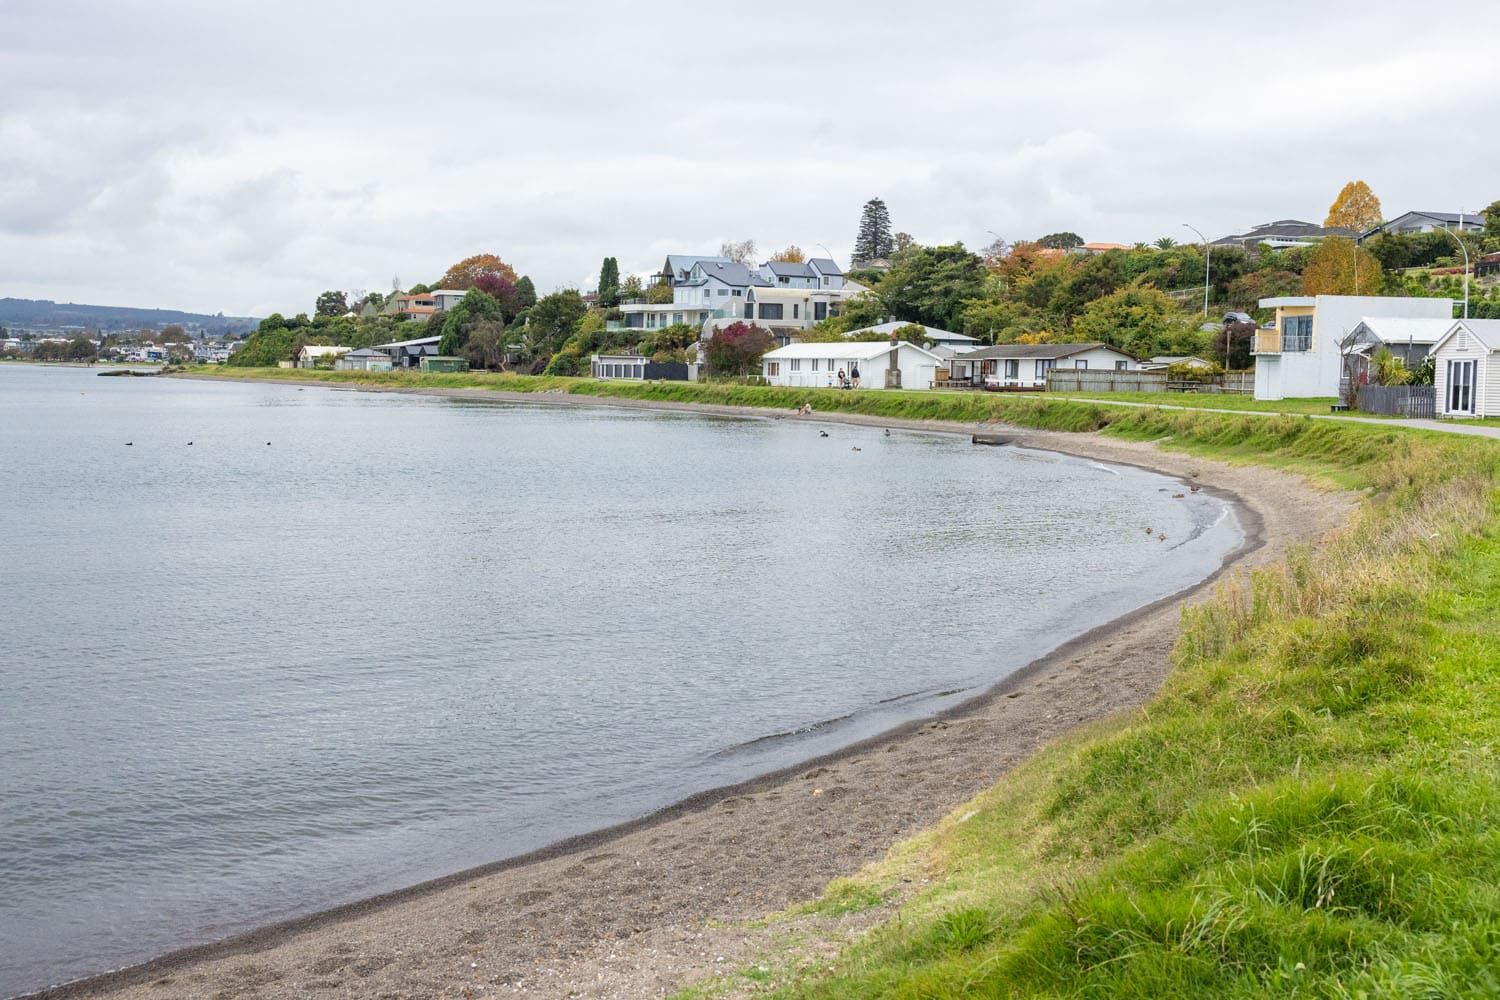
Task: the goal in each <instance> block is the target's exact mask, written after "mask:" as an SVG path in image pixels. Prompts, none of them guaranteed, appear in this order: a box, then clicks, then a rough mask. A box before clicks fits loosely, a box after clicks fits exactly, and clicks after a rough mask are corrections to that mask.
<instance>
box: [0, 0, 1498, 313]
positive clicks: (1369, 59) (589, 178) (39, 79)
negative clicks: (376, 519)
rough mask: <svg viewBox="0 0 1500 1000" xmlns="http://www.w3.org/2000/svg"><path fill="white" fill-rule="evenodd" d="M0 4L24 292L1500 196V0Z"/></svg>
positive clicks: (1239, 222) (237, 300)
mask: <svg viewBox="0 0 1500 1000" xmlns="http://www.w3.org/2000/svg"><path fill="white" fill-rule="evenodd" d="M1437 11H1438V8H1426V7H1422V6H1421V5H1417V4H1411V3H1400V4H1397V3H1382V2H1378V0H1364V2H1361V3H1346V2H1342V0H1318V2H1308V0H1297V2H1292V3H1284V2H1280V0H1270V2H1258V0H1244V2H1241V3H1238V4H1225V5H1219V4H1213V3H1208V2H1204V0H1195V2H1191V3H1188V2H1151V0H1142V2H1139V3H1133V4H1124V3H1119V2H1118V0H1108V2H1105V0H1051V2H1030V0H1025V2H1017V0H1010V2H989V3H947V2H943V0H930V2H928V3H925V4H912V3H892V2H887V0H861V2H859V3H845V2H842V0H824V2H820V3H817V4H786V5H766V4H730V5H725V4H691V3H688V4H671V5H648V4H625V3H607V2H593V0H578V2H574V0H551V2H548V3H526V4H521V3H516V2H514V0H512V2H500V3H495V2H488V3H477V2H475V3H469V2H446V3H444V2H438V3H428V4H420V5H419V4H409V5H408V4H398V3H388V2H384V0H370V2H361V3H355V2H320V0H299V2H284V0H255V2H253V3H246V2H240V0H219V2H216V3H213V4H203V3H201V2H197V0H195V2H191V3H188V2H180V0H94V2H88V3H80V2H74V0H0V26H3V29H0V297H3V296H16V297H21V298H48V299H54V300H57V301H60V302H61V301H71V302H88V303H96V304H106V305H127V306H138V307H158V308H176V309H187V310H192V311H199V312H211V313H212V312H224V313H226V314H230V315H252V316H263V315H267V314H269V313H271V312H282V313H285V314H293V313H297V312H304V311H305V312H311V311H312V308H313V302H314V300H315V299H316V297H317V295H318V293H319V292H321V291H323V290H324V289H340V290H346V291H351V290H380V291H387V290H389V289H390V288H391V287H392V282H393V280H397V279H398V280H399V282H400V283H401V285H402V286H403V287H406V286H410V285H412V284H415V283H417V282H432V281H434V280H436V279H437V278H438V277H439V276H440V275H441V274H442V273H443V272H444V271H445V270H446V269H447V267H448V265H450V264H452V263H453V262H455V261H457V260H459V259H461V258H463V257H465V256H468V255H469V254H472V253H481V252H489V253H496V254H499V255H500V256H501V257H502V258H503V259H505V260H506V261H508V262H510V263H511V264H512V265H513V266H514V267H515V268H516V270H517V271H518V272H519V273H522V274H528V275H530V276H531V277H532V280H533V282H534V283H535V284H536V286H537V289H538V290H539V291H540V292H541V293H543V294H545V293H546V292H549V291H553V290H556V289H559V288H564V287H578V288H581V289H585V290H587V289H588V288H590V287H592V285H593V284H594V283H595V282H596V280H597V276H598V272H599V264H600V261H601V259H602V258H603V257H605V256H607V255H608V256H614V257H617V258H618V260H619V263H620V267H621V270H622V271H623V272H626V273H630V272H636V273H647V272H650V271H652V270H655V269H656V268H658V267H659V266H660V264H661V262H662V259H663V258H664V257H665V255H666V254H667V253H668V252H679V253H714V252H717V250H718V248H719V246H720V244H721V243H723V242H724V241H726V240H742V239H747V238H748V239H753V240H755V241H756V243H757V245H758V247H759V248H760V252H761V255H762V256H765V255H768V254H769V253H770V252H772V251H774V250H776V249H779V248H781V247H784V246H786V245H788V244H796V245H797V246H800V247H801V248H802V249H803V250H804V251H807V252H809V254H811V255H816V256H822V255H823V254H824V251H825V250H826V251H827V252H828V253H831V254H832V255H833V256H834V257H835V258H836V259H838V260H839V262H840V263H846V262H847V259H848V255H849V251H850V249H851V247H852V246H853V243H854V236H855V232H856V229H857V227H858V223H859V215H860V209H861V206H862V205H863V204H864V203H865V202H866V201H867V200H868V199H869V198H872V197H880V198H883V199H884V200H885V202H886V204H887V206H888V207H889V210H890V215H891V220H892V224H893V228H894V229H895V230H897V231H904V232H907V233H910V234H911V235H912V236H914V237H915V238H916V239H917V240H918V241H919V242H922V243H929V244H936V243H948V242H953V241H963V242H964V244H965V245H967V246H969V247H973V248H979V247H983V246H984V245H985V244H987V243H989V242H990V240H991V239H993V236H992V235H991V234H992V233H998V234H1000V235H1001V236H1003V237H1004V238H1006V239H1007V240H1010V241H1012V242H1014V241H1016V240H1020V239H1026V238H1035V237H1037V236H1040V235H1042V234H1045V233H1049V232H1055V231H1060V230H1071V231H1073V232H1076V233H1078V234H1080V235H1081V236H1083V237H1084V238H1085V239H1087V240H1102V241H1110V242H1124V243H1129V242H1135V241H1137V240H1154V239H1156V238H1157V237H1159V236H1163V235H1166V236H1171V237H1173V238H1174V239H1177V240H1179V241H1181V242H1189V241H1195V240H1196V239H1197V237H1196V236H1194V235H1193V234H1192V232H1191V231H1189V230H1188V229H1186V228H1184V226H1183V223H1191V224H1192V225H1194V226H1196V227H1197V228H1198V229H1200V230H1202V231H1203V232H1204V233H1206V234H1207V236H1208V238H1209V239H1214V238H1217V237H1219V236H1222V235H1225V234H1228V233H1232V232H1242V231H1244V230H1246V229H1248V228H1250V227H1251V226H1253V225H1255V224H1257V223H1261V222H1268V221H1271V220H1273V219H1283V218H1300V219H1306V220H1310V221H1314V222H1321V221H1322V219H1323V216H1324V215H1325V214H1326V213H1327V210H1328V206H1329V204H1330V203H1331V202H1332V201H1333V199H1334V197H1335V196H1336V195H1337V193H1338V190H1339V188H1340V187H1342V186H1343V184H1344V183H1345V182H1346V181H1348V180H1351V179H1355V178H1359V179H1363V180H1365V181H1367V182H1368V183H1369V184H1370V186H1371V187H1372V188H1373V189H1374V191H1375V193H1376V195H1377V196H1379V197H1380V199H1381V202H1382V205H1383V207H1384V209H1385V214H1386V216H1387V217H1388V218H1389V217H1393V216H1395V215H1398V214H1400V213H1402V212H1405V211H1408V210H1442V211H1458V210H1460V209H1464V210H1475V209H1479V208H1483V207H1484V206H1485V205H1487V204H1489V203H1490V202H1492V201H1494V200H1495V199H1497V198H1500V169H1497V164H1500V128H1496V127H1494V126H1495V124H1496V123H1497V122H1500V90H1497V89H1496V88H1495V87H1494V86H1493V85H1492V81H1491V80H1490V74H1489V57H1488V53H1490V52H1492V51H1494V50H1495V48H1496V43H1497V42H1500V3H1495V2H1494V0H1450V2H1447V3H1444V4H1443V5H1442V6H1441V13H1440V15H1439V13H1437Z"/></svg>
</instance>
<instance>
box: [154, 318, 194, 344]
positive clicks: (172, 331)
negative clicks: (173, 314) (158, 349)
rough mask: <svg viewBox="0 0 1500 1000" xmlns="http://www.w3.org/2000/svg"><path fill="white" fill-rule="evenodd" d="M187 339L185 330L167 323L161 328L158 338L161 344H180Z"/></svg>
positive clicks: (177, 325)
mask: <svg viewBox="0 0 1500 1000" xmlns="http://www.w3.org/2000/svg"><path fill="white" fill-rule="evenodd" d="M187 339H188V335H187V330H185V329H183V328H182V326H181V325H179V324H177V323H168V324H167V325H166V326H164V327H162V328H161V336H160V337H159V338H158V340H159V342H160V343H163V344H180V343H182V342H183V341H184V340H187Z"/></svg>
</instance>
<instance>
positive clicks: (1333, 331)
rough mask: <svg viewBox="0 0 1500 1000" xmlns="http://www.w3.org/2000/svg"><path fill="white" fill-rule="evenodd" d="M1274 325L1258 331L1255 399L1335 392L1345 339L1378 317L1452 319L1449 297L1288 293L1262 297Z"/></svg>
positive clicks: (1255, 351)
mask: <svg viewBox="0 0 1500 1000" xmlns="http://www.w3.org/2000/svg"><path fill="white" fill-rule="evenodd" d="M1260 307H1261V308H1262V309H1274V310H1275V311H1276V313H1275V319H1274V321H1273V324H1272V326H1270V327H1268V328H1264V329H1261V330H1259V331H1257V332H1256V335H1255V345H1254V351H1253V353H1254V355H1255V398H1256V399H1289V398H1299V397H1309V396H1337V395H1338V394H1339V385H1340V380H1341V379H1342V378H1343V377H1344V357H1343V351H1344V346H1345V341H1346V340H1347V339H1348V338H1349V336H1350V334H1352V333H1354V331H1355V329H1356V328H1357V327H1358V326H1359V325H1360V324H1361V323H1365V324H1366V325H1369V324H1371V323H1372V322H1378V320H1379V318H1381V317H1392V318H1406V319H1447V320H1450V321H1451V320H1452V319H1453V300H1452V299H1427V298H1397V297H1389V298H1388V297H1385V296H1377V295H1291V296H1284V297H1281V298H1274V299H1261V300H1260Z"/></svg>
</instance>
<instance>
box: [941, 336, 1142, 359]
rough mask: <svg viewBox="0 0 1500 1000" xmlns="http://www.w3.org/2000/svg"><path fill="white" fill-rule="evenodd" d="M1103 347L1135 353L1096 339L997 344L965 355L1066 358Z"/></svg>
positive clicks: (1120, 353)
mask: <svg viewBox="0 0 1500 1000" xmlns="http://www.w3.org/2000/svg"><path fill="white" fill-rule="evenodd" d="M1099 348H1102V349H1104V350H1106V351H1114V352H1115V353H1116V354H1118V355H1120V356H1122V357H1126V358H1129V357H1132V356H1133V355H1131V354H1128V353H1126V352H1125V351H1122V350H1120V349H1119V348H1118V347H1110V346H1109V345H1108V344H1106V343H1103V342H1102V341H1094V342H1093V343H1091V344H997V345H996V346H994V347H981V348H980V349H979V350H977V351H970V352H969V353H968V354H965V355H963V357H962V360H964V361H990V360H993V359H996V358H1042V359H1046V358H1053V359H1056V358H1066V357H1069V356H1071V355H1074V354H1082V353H1083V352H1084V351H1092V350H1096V349H1099Z"/></svg>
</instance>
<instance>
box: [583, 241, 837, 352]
mask: <svg viewBox="0 0 1500 1000" xmlns="http://www.w3.org/2000/svg"><path fill="white" fill-rule="evenodd" d="M653 277H655V278H657V280H658V281H660V282H662V283H664V284H666V285H667V286H669V287H670V288H671V290H672V300H671V301H670V302H650V301H647V299H645V298H638V299H628V300H626V301H624V302H621V303H620V319H619V320H616V321H611V323H610V329H612V330H659V329H663V328H665V327H668V326H674V325H677V324H686V325H688V326H693V327H698V328H699V329H700V330H701V331H702V332H703V333H704V334H705V335H711V334H712V331H713V330H715V329H722V328H723V327H725V326H728V325H729V324H731V323H735V322H746V323H756V324H759V325H760V326H763V327H766V328H767V329H769V330H771V332H772V333H774V334H776V335H777V338H778V339H779V340H781V341H786V340H788V339H790V338H791V337H792V336H794V335H795V332H796V331H798V330H804V329H806V328H807V327H809V326H811V325H813V324H814V323H818V322H821V321H822V320H825V319H827V318H828V317H829V316H835V315H838V308H839V304H840V303H841V302H843V301H844V300H845V299H847V298H848V297H849V296H851V295H855V294H857V293H859V292H862V291H865V288H864V286H862V285H857V284H854V283H852V282H849V281H846V280H845V278H844V273H843V271H842V269H841V268H840V267H839V266H838V265H837V264H836V263H834V262H833V261H832V260H829V259H828V258H825V257H817V258H813V259H812V260H809V261H805V262H798V263H785V262H782V261H768V262H766V263H764V264H761V265H760V266H759V267H751V266H749V265H747V264H741V263H738V262H736V261H732V260H730V259H729V258H727V257H701V256H693V255H690V254H670V255H668V257H667V259H666V262H665V263H664V264H663V265H662V269H661V271H660V272H658V273H657V274H656V275H654V276H653Z"/></svg>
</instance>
